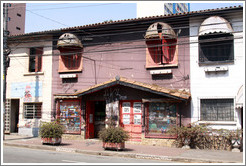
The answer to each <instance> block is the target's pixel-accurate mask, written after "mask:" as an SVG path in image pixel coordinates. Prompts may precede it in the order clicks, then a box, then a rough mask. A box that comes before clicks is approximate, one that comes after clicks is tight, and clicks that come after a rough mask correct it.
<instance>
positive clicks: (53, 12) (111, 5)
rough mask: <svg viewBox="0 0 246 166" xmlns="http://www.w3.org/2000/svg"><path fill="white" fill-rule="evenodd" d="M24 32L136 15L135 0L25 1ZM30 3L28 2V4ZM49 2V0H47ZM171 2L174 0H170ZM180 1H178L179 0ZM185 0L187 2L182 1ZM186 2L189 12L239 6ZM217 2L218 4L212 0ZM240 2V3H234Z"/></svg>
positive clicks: (207, 2) (210, 2)
mask: <svg viewBox="0 0 246 166" xmlns="http://www.w3.org/2000/svg"><path fill="white" fill-rule="evenodd" d="M26 2H28V3H27V4H26V27H25V33H30V32H38V31H45V30H54V29H60V28H66V27H74V26H82V25H88V24H93V23H101V22H104V21H107V20H113V21H116V20H124V19H131V18H136V17H137V16H136V13H137V12H136V1H108V2H106V1H105V3H101V2H100V3H98V2H97V1H90V3H88V1H87V2H86V1H77V2H73V1H61V2H59V1H53V2H52V3H51V2H50V1H46V3H40V2H37V1H33V2H32V1H26ZM30 2H32V3H30ZM47 2H49V3H47ZM78 2H80V3H78ZM172 2H174V1H172ZM180 2H182V1H180ZM184 2H186V3H187V1H184ZM196 2H198V3H195V2H194V1H191V2H190V7H191V11H197V10H204V9H213V8H221V7H229V6H238V5H243V1H233V2H237V3H231V1H229V2H230V3H227V2H228V1H223V2H226V3H221V2H219V1H196ZM215 2H219V3H215ZM238 2H240V3H238Z"/></svg>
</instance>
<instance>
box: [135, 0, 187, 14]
mask: <svg viewBox="0 0 246 166" xmlns="http://www.w3.org/2000/svg"><path fill="white" fill-rule="evenodd" d="M189 11H190V8H189V4H187V3H166V1H141V2H137V17H148V16H157V15H166V14H176V13H184V12H189Z"/></svg>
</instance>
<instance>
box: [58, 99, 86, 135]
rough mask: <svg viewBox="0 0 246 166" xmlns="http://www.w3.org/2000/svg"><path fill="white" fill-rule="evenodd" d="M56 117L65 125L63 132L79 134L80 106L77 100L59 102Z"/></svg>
mask: <svg viewBox="0 0 246 166" xmlns="http://www.w3.org/2000/svg"><path fill="white" fill-rule="evenodd" d="M57 119H59V120H60V124H62V125H63V126H64V127H65V133H67V134H80V132H81V129H80V127H81V108H80V102H79V100H67V101H66V100H63V101H62V102H60V104H59V109H58V111H57Z"/></svg>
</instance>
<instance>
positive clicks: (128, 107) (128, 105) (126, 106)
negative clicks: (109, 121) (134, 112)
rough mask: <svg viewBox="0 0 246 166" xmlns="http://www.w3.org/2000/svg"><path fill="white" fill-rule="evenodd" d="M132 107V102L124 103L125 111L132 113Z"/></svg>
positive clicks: (123, 108)
mask: <svg viewBox="0 0 246 166" xmlns="http://www.w3.org/2000/svg"><path fill="white" fill-rule="evenodd" d="M130 109H131V104H130V102H124V103H122V110H123V113H130Z"/></svg>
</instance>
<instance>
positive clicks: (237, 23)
mask: <svg viewBox="0 0 246 166" xmlns="http://www.w3.org/2000/svg"><path fill="white" fill-rule="evenodd" d="M241 14H242V13H240V14H239V13H234V14H231V16H229V14H227V15H226V17H224V18H225V19H227V20H228V21H229V22H230V23H231V25H232V27H233V30H234V31H237V33H233V35H234V38H235V39H234V62H233V63H231V64H218V65H206V66H199V64H198V62H199V59H198V56H199V53H198V52H199V51H198V48H199V47H198V31H199V27H200V25H201V23H202V22H203V21H204V19H206V18H207V17H206V16H204V17H195V18H194V19H191V21H190V27H191V28H190V35H191V36H192V37H191V38H190V42H191V45H190V53H191V54H190V74H191V78H190V79H191V80H190V81H191V82H190V83H191V85H190V86H191V96H192V101H191V117H192V122H197V121H199V120H200V104H199V103H200V99H202V98H211V99H213V98H233V99H235V97H236V95H237V92H238V90H239V88H240V87H241V86H242V85H243V84H244V82H245V57H244V55H245V54H244V45H243V39H242V36H243V33H242V30H243V29H242V27H243V22H242V20H243V19H242V15H241ZM222 17H223V16H222ZM223 66H227V67H228V71H227V72H221V73H219V72H217V73H216V72H214V73H210V74H209V73H205V71H204V68H206V67H223ZM234 104H235V100H234ZM234 112H235V114H234V117H235V118H234V119H235V120H234V122H223V121H222V122H214V124H213V125H211V126H212V127H213V128H225V129H236V128H240V127H241V126H240V124H239V121H238V113H237V112H236V111H234Z"/></svg>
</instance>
